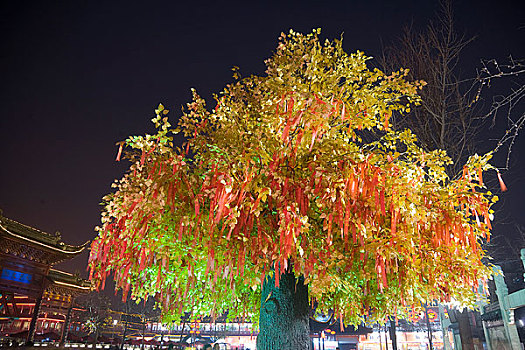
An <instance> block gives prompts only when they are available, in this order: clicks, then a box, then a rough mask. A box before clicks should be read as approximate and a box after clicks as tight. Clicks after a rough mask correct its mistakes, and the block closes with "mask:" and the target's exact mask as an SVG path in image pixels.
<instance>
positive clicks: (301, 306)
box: [257, 272, 311, 350]
mask: <svg viewBox="0 0 525 350" xmlns="http://www.w3.org/2000/svg"><path fill="white" fill-rule="evenodd" d="M309 311H310V308H309V303H308V286H306V285H305V284H304V279H303V278H302V277H300V278H299V279H297V280H296V279H295V276H294V274H293V273H289V272H286V273H284V274H283V275H281V278H280V280H279V288H276V287H275V280H274V278H270V277H266V279H265V281H264V284H263V289H262V294H261V313H260V317H259V336H258V337H257V350H275V349H279V350H305V349H310V343H311V342H310V327H309V323H308V315H309Z"/></svg>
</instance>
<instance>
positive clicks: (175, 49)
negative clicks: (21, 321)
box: [0, 0, 525, 272]
mask: <svg viewBox="0 0 525 350" xmlns="http://www.w3.org/2000/svg"><path fill="white" fill-rule="evenodd" d="M437 9H438V3H437V2H433V1H421V0H417V1H415V0H414V1H376V0H367V1H350V0H346V1H322V0H319V1H298V2H287V1H283V2H270V1H243V2H228V1H222V2H221V1H213V2H212V1H209V2H205V1H185V2H179V1H166V2H165V3H157V2H152V1H147V2H146V1H143V2H135V1H122V2H120V1H92V0H91V1H75V0H73V1H60V2H59V1H33V2H31V1H9V2H8V1H3V2H2V4H1V5H0V36H1V51H0V55H1V56H0V57H1V65H0V72H1V73H0V77H1V85H0V86H1V95H0V101H1V102H0V133H1V137H0V151H1V163H0V164H1V165H0V209H2V210H3V215H4V216H6V217H9V218H11V219H14V220H17V221H19V222H22V223H24V224H27V225H30V226H33V227H36V228H39V229H41V230H44V231H46V232H49V233H54V232H55V231H57V230H58V231H60V232H61V233H62V238H63V240H64V242H66V243H69V244H75V245H79V244H82V243H84V242H85V241H87V240H90V239H92V238H94V236H95V232H94V227H95V226H96V225H98V224H99V222H100V211H101V206H100V202H101V198H102V196H103V195H104V194H106V193H108V192H110V191H111V188H110V185H111V183H112V182H113V180H114V179H115V178H120V177H121V176H122V174H123V172H124V171H125V169H126V163H125V162H121V163H116V162H115V155H116V152H117V146H115V143H116V142H118V141H121V140H124V139H125V138H126V137H127V136H128V135H132V134H133V135H135V134H143V133H145V132H151V131H152V124H151V122H150V119H151V118H152V117H153V116H154V112H153V110H154V108H155V107H156V106H157V105H158V103H159V102H162V103H163V104H164V105H165V106H166V107H167V108H169V109H171V111H172V112H171V113H170V116H171V120H172V122H175V120H176V118H177V117H178V116H179V111H180V107H181V106H182V105H183V104H185V103H186V102H188V101H189V99H190V88H191V87H195V88H196V89H197V90H198V91H199V92H200V93H201V95H203V96H204V97H206V98H210V96H211V94H212V93H213V92H219V91H220V90H221V89H222V87H223V86H224V85H225V84H226V83H228V82H230V81H231V80H232V78H231V67H232V66H239V67H240V68H241V73H242V74H244V75H249V74H252V73H254V74H262V73H263V72H264V64H263V60H264V59H266V58H268V57H269V56H270V55H271V54H272V52H273V50H274V48H275V47H276V44H277V38H278V37H279V34H280V33H281V32H283V31H288V30H289V29H290V28H293V29H294V30H296V31H301V32H310V31H311V29H312V28H318V27H320V28H322V37H326V38H337V37H339V36H340V35H341V33H344V47H345V49H346V51H347V52H352V51H355V50H362V51H364V52H365V53H366V54H368V55H370V56H378V55H379V54H380V53H381V48H382V46H384V45H388V44H390V43H391V42H392V40H393V39H395V38H396V37H398V36H400V35H401V33H402V28H403V26H405V25H408V24H410V23H411V22H413V26H414V28H415V29H417V28H421V27H422V26H425V25H426V24H427V23H428V21H429V20H430V19H432V18H433V17H434V14H435V12H436V11H437ZM454 11H455V18H456V24H457V27H458V30H459V31H460V32H464V33H465V34H466V35H467V36H474V35H476V36H477V39H476V41H475V42H474V43H473V44H471V45H470V46H469V47H468V48H467V49H466V50H465V54H464V56H463V61H462V63H461V64H462V66H461V69H462V72H463V74H464V75H465V76H474V74H475V71H474V69H475V68H476V66H478V63H479V61H480V59H481V58H484V59H490V58H496V59H498V60H501V61H504V60H505V59H506V58H507V57H508V56H509V54H512V55H513V56H514V57H515V58H525V40H524V38H525V5H523V2H522V1H509V0H500V1H497V2H495V1H456V2H455V3H454ZM522 81H523V80H522ZM504 88H507V89H509V90H510V88H511V86H507V87H504ZM209 101H210V103H209V104H210V105H211V106H213V105H214V104H213V102H212V101H211V99H210V100H209ZM521 107H523V104H522V105H521ZM520 113H523V110H521V111H520ZM504 122H505V121H504V120H502V121H501V125H497V128H496V129H495V130H493V131H491V132H489V133H487V135H486V136H487V137H486V139H487V141H486V144H484V145H483V146H485V147H486V148H491V147H493V146H494V145H495V143H494V141H493V140H490V139H491V138H492V139H494V138H497V137H498V136H500V134H499V133H500V132H501V131H502V130H504ZM524 133H525V130H522V134H521V135H520V137H519V139H518V140H517V143H516V145H515V146H514V147H515V148H514V149H515V151H514V153H513V154H512V158H511V168H510V170H509V171H508V172H506V173H504V176H505V180H506V182H507V185H508V187H509V189H510V190H509V192H508V193H505V194H504V195H503V196H502V199H503V201H502V203H501V204H500V207H499V208H500V212H501V218H502V221H504V222H506V223H507V224H508V225H506V226H505V225H503V226H501V225H500V226H498V227H500V229H502V230H505V229H507V228H509V227H512V225H513V224H514V223H521V224H522V225H525V215H523V214H524V212H523V210H524V209H523V208H524V207H525V205H523V198H525V175H524V174H525V135H524ZM495 165H496V166H499V167H502V166H504V162H503V161H502V160H501V159H497V160H496V163H495ZM496 229H498V228H496ZM86 259H87V254H84V255H82V256H81V257H79V258H77V259H75V260H74V261H72V262H69V263H67V264H63V265H61V266H60V267H61V268H63V269H65V270H67V271H70V272H74V271H75V270H82V271H84V269H85V266H86Z"/></svg>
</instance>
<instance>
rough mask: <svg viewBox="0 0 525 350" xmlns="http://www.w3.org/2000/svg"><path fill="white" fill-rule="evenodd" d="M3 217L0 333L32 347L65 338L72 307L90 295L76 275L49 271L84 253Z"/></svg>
mask: <svg viewBox="0 0 525 350" xmlns="http://www.w3.org/2000/svg"><path fill="white" fill-rule="evenodd" d="M87 243H89V242H86V244H83V245H82V246H72V245H68V244H66V243H64V242H62V240H61V237H60V233H58V232H57V233H55V234H54V235H52V234H49V233H46V232H43V231H40V230H38V229H36V228H33V227H29V226H27V225H24V224H21V223H19V222H16V221H14V220H11V219H8V218H6V217H3V216H2V215H1V213H0V332H1V335H2V336H6V335H7V336H12V337H17V338H23V339H25V340H26V341H27V342H33V340H34V339H35V335H38V336H44V337H49V338H54V339H55V340H58V339H60V341H61V342H63V340H64V339H65V337H66V336H67V329H68V323H69V319H70V316H71V310H72V307H73V302H74V300H75V298H76V297H77V296H78V295H81V294H84V293H87V292H89V291H90V290H91V286H90V283H89V282H88V281H86V280H84V279H82V278H80V276H77V275H72V274H70V273H67V272H63V271H59V270H56V269H53V266H54V265H56V264H58V263H60V262H63V261H66V260H69V259H72V258H74V257H75V256H77V255H79V254H80V253H82V251H83V250H84V249H86V247H87Z"/></svg>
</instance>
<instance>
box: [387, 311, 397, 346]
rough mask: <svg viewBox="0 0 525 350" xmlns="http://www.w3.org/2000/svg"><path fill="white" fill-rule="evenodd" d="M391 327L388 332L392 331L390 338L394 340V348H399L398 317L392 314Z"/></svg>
mask: <svg viewBox="0 0 525 350" xmlns="http://www.w3.org/2000/svg"><path fill="white" fill-rule="evenodd" d="M389 319H390V327H389V328H388V332H389V333H390V340H392V349H393V350H397V335H396V319H395V318H394V317H392V316H390V318H389Z"/></svg>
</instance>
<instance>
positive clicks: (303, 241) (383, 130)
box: [90, 30, 497, 324]
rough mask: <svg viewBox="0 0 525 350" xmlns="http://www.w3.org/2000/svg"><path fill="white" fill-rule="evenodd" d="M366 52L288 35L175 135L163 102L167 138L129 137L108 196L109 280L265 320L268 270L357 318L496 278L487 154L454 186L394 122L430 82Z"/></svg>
mask: <svg viewBox="0 0 525 350" xmlns="http://www.w3.org/2000/svg"><path fill="white" fill-rule="evenodd" d="M369 59H370V58H369V57H367V56H365V55H364V54H363V53H362V52H356V53H353V54H347V53H345V52H344V50H343V47H342V41H341V40H334V41H329V40H326V41H324V42H322V41H321V40H320V39H319V30H315V31H313V33H310V34H308V35H303V34H299V33H295V32H293V31H290V33H289V34H286V35H285V34H283V35H282V36H281V37H280V40H279V44H278V46H277V49H276V51H275V53H274V54H273V56H272V57H271V58H269V59H268V60H266V66H267V70H266V74H265V75H262V76H249V77H241V76H240V73H239V71H238V69H234V82H232V83H231V84H229V85H227V86H226V87H225V88H224V90H223V91H222V92H221V93H220V94H218V95H217V96H215V100H216V106H215V108H213V109H207V108H206V104H205V101H204V100H203V99H202V98H201V97H200V96H199V95H198V94H197V92H195V91H193V101H192V102H190V103H189V104H188V105H187V107H186V108H185V109H184V110H183V115H182V116H181V117H180V119H179V122H178V126H177V127H176V128H172V126H171V125H170V123H169V122H168V118H167V114H168V111H167V110H166V109H165V108H164V106H162V105H159V107H158V109H157V110H156V117H155V118H154V119H153V120H152V121H153V122H154V123H155V126H156V127H157V132H156V133H155V134H153V135H145V136H131V137H129V138H128V139H127V140H126V141H124V142H122V143H120V149H119V155H118V157H117V158H120V157H121V153H123V154H124V156H126V157H127V158H128V159H129V161H130V163H131V165H130V168H129V171H128V172H127V173H126V174H125V175H124V177H123V178H122V179H120V180H118V181H116V182H115V184H114V187H115V188H116V190H115V192H114V193H111V194H109V195H107V196H106V197H105V198H104V203H105V210H104V212H103V214H102V226H101V227H99V228H97V230H98V237H97V238H96V240H95V241H94V242H93V246H92V253H91V256H90V269H91V272H90V278H91V279H92V280H94V281H95V283H96V284H97V285H98V286H99V287H103V286H104V281H105V279H106V278H107V277H108V276H109V275H110V273H111V272H114V278H115V281H116V283H117V287H118V288H122V289H123V291H124V296H125V297H126V296H127V295H128V294H129V293H130V294H131V296H132V297H133V298H146V297H147V296H151V295H153V296H156V297H157V300H158V302H159V304H160V305H161V308H162V311H163V313H164V316H165V318H166V319H178V318H179V317H180V315H181V314H182V313H183V312H184V311H185V310H188V309H189V308H192V309H193V312H194V313H202V314H208V315H212V316H213V315H216V314H218V313H219V312H222V311H223V310H229V314H230V316H232V317H234V316H240V315H245V316H249V317H252V319H254V320H256V318H257V313H258V309H259V303H260V293H261V284H262V282H263V280H264V278H265V276H274V278H275V283H276V284H278V283H279V276H280V273H282V272H283V271H285V270H293V272H294V273H295V275H296V276H303V277H304V281H305V283H306V284H307V285H308V288H309V296H310V299H311V301H312V302H315V303H316V304H317V305H318V307H320V308H321V309H324V310H326V309H329V308H331V309H333V310H334V311H335V313H336V315H338V316H340V317H341V318H342V319H344V322H345V323H347V324H348V323H354V324H357V323H361V322H362V321H363V320H364V319H365V320H381V319H383V318H384V317H385V316H386V315H389V314H395V313H396V312H401V311H402V310H401V307H400V305H406V306H412V305H415V306H418V305H420V303H421V302H424V301H430V300H439V301H456V302H458V303H460V304H464V305H472V304H473V302H474V300H475V297H476V295H475V290H476V289H477V285H478V280H480V279H485V278H486V277H487V276H488V275H489V274H490V269H489V268H488V267H486V266H485V265H484V264H483V263H482V259H483V257H484V253H483V251H482V249H481V246H480V241H481V240H483V239H489V235H490V221H491V216H492V212H491V209H490V206H491V204H492V202H494V201H496V200H497V198H496V197H495V196H493V195H492V194H491V193H490V192H489V191H488V190H487V189H486V187H485V186H484V184H483V180H482V173H483V171H486V170H489V169H492V166H491V165H490V164H489V163H488V161H489V159H490V154H488V155H485V156H478V155H473V156H472V157H471V158H470V159H469V161H468V162H467V163H466V165H465V166H464V170H463V175H462V176H461V177H459V178H457V179H450V178H449V177H448V176H447V174H446V172H445V165H446V164H447V163H449V162H450V159H449V158H448V157H447V155H446V154H445V152H444V151H441V150H435V151H425V150H424V149H423V148H422V147H420V146H419V145H418V142H417V140H416V137H415V136H414V135H413V134H412V133H411V132H410V130H404V131H395V130H392V129H391V127H390V123H389V118H390V117H391V116H392V113H394V112H396V113H406V112H408V111H409V110H410V108H411V106H413V105H417V104H419V103H420V98H419V96H418V94H417V90H418V89H420V88H421V87H422V86H423V85H424V83H422V82H420V81H413V82H410V81H408V80H407V79H406V75H407V71H406V70H400V71H398V72H395V73H392V74H390V75H386V74H385V73H383V72H381V71H380V70H378V69H369V68H368V67H367V61H368V60H369ZM173 133H183V134H184V136H185V137H186V143H185V144H184V145H183V146H182V147H181V148H178V147H175V146H174V145H173V141H172V135H173Z"/></svg>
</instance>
